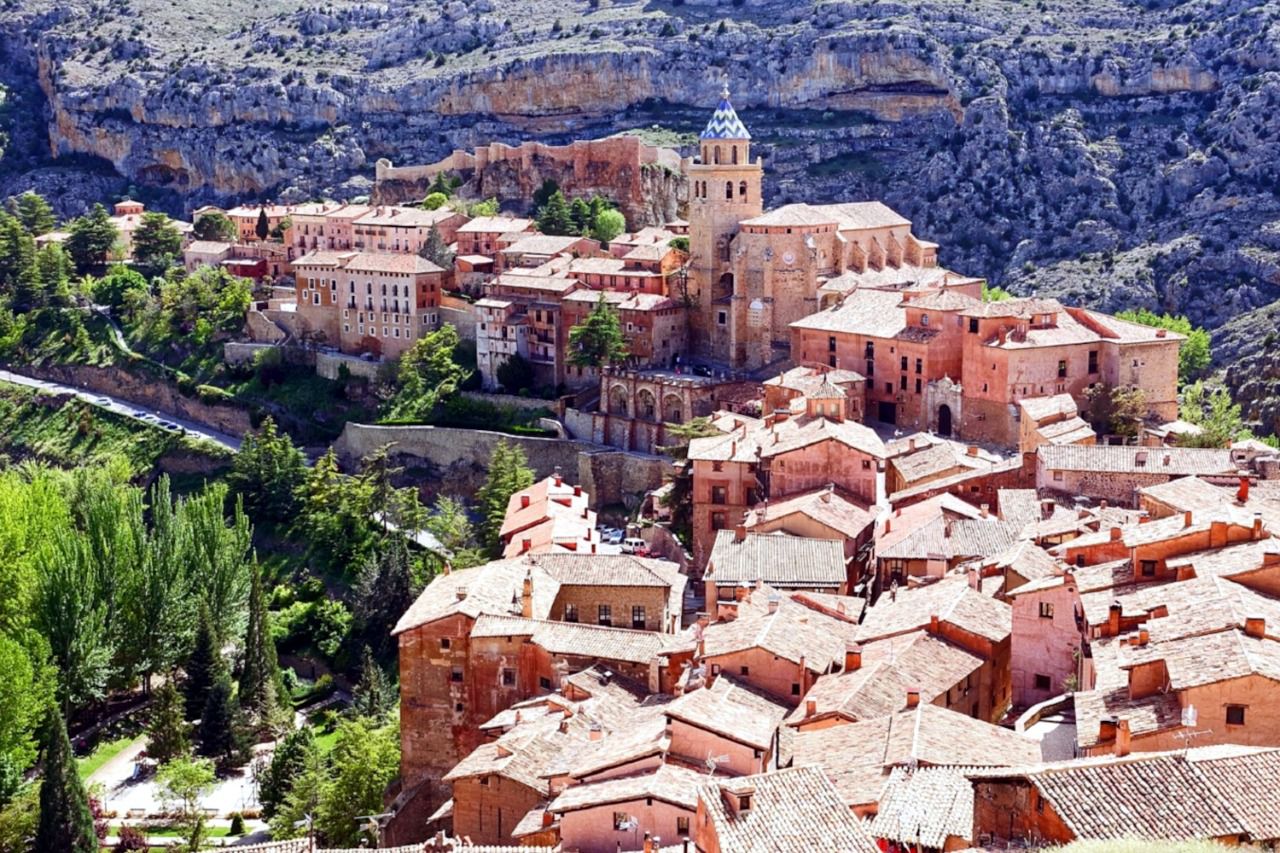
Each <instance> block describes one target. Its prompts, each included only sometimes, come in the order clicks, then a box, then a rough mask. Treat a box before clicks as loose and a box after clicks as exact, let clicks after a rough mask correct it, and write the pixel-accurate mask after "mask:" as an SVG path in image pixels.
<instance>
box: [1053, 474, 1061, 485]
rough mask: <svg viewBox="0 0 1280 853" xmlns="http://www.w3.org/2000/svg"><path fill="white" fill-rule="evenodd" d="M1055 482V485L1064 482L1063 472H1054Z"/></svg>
mask: <svg viewBox="0 0 1280 853" xmlns="http://www.w3.org/2000/svg"><path fill="white" fill-rule="evenodd" d="M1053 481H1054V482H1055V483H1061V482H1062V472H1061V471H1054V472H1053Z"/></svg>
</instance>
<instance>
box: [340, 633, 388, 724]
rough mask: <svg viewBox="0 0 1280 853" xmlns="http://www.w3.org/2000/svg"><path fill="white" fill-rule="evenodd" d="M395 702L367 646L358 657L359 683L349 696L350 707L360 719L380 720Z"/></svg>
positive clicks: (384, 677)
mask: <svg viewBox="0 0 1280 853" xmlns="http://www.w3.org/2000/svg"><path fill="white" fill-rule="evenodd" d="M394 702H395V694H394V690H393V689H392V687H391V685H390V684H388V683H387V677H386V675H385V674H383V672H382V667H380V666H378V662H377V661H376V660H374V659H373V650H372V649H370V648H369V647H368V646H365V647H364V652H363V654H362V655H361V657H360V681H359V682H357V683H356V687H355V690H354V692H353V693H352V696H351V707H352V709H353V710H354V711H355V713H356V714H358V715H359V716H361V717H373V718H375V719H377V718H381V717H382V715H383V714H385V713H386V712H387V711H388V710H389V709H390V708H391V706H392V704H393V703H394Z"/></svg>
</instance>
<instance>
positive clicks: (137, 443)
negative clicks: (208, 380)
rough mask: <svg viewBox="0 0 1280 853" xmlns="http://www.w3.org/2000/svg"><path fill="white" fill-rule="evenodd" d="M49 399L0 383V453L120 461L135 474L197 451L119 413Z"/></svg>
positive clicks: (64, 461)
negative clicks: (174, 454) (172, 456)
mask: <svg viewBox="0 0 1280 853" xmlns="http://www.w3.org/2000/svg"><path fill="white" fill-rule="evenodd" d="M49 399H50V395H47V394H45V393H44V392H41V391H37V390H35V389H31V388H23V387H20V386H16V385H9V384H7V383H0V452H3V453H8V454H10V455H13V456H16V457H35V458H37V459H42V460H45V461H48V462H51V463H53V464H55V465H59V466H72V465H86V464H93V463H102V462H107V461H109V460H117V459H119V460H123V461H124V462H125V464H127V465H128V466H129V469H130V471H131V472H132V473H133V474H134V475H135V476H137V475H141V474H145V473H147V472H149V471H150V470H151V469H152V468H154V466H155V464H156V463H157V462H158V461H159V459H160V458H161V457H162V456H164V455H165V454H166V453H168V452H170V451H173V450H178V449H181V448H184V447H185V448H190V449H193V450H196V449H197V445H196V443H195V442H193V441H191V440H189V439H184V438H182V437H180V436H177V435H174V434H172V433H168V432H165V431H164V430H162V429H159V428H157V427H152V426H148V425H147V424H144V423H141V422H139V421H136V420H134V419H132V418H128V417H125V416H124V415H119V414H115V413H113V412H107V411H104V410H102V409H99V408H97V407H95V406H91V405H89V404H86V403H81V402H78V401H77V402H70V403H64V404H63V405H61V406H53V405H49V404H48V402H47V401H48V400H49ZM42 400H43V401H46V402H41V401H42ZM198 452H201V453H207V454H211V455H218V456H222V455H225V452H224V451H221V450H219V449H218V448H216V447H214V446H213V445H210V444H208V443H205V442H200V443H199V444H198Z"/></svg>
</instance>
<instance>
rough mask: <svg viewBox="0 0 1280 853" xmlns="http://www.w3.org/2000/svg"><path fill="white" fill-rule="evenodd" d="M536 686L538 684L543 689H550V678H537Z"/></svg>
mask: <svg viewBox="0 0 1280 853" xmlns="http://www.w3.org/2000/svg"><path fill="white" fill-rule="evenodd" d="M538 686H539V687H541V688H542V689H543V690H550V689H551V679H550V678H547V677H546V676H543V677H542V678H539V679H538Z"/></svg>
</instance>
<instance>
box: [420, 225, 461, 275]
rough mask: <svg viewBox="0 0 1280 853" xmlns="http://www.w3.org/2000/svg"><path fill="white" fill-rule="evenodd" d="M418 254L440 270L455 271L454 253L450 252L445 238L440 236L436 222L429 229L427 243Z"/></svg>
mask: <svg viewBox="0 0 1280 853" xmlns="http://www.w3.org/2000/svg"><path fill="white" fill-rule="evenodd" d="M418 254H419V255H420V256H421V257H423V258H426V259H427V260H428V261H431V263H433V264H435V265H436V266H438V267H440V269H443V270H450V269H453V252H452V251H450V249H449V244H448V243H446V242H445V241H444V237H443V236H441V234H440V229H439V228H437V227H436V226H435V223H434V222H433V223H432V224H431V227H430V228H429V229H427V241H426V242H425V243H423V244H422V249H421V250H420V251H419V252H418Z"/></svg>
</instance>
